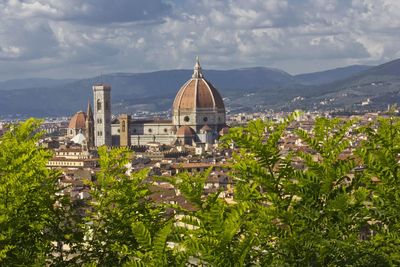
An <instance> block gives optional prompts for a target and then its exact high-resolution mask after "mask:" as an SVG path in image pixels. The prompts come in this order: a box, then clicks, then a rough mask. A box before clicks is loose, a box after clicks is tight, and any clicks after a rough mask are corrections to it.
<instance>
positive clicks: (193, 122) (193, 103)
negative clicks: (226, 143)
mask: <svg viewBox="0 0 400 267" xmlns="http://www.w3.org/2000/svg"><path fill="white" fill-rule="evenodd" d="M93 102H94V107H93V108H94V110H93V113H92V111H91V109H90V106H89V107H88V111H87V113H88V115H85V114H81V115H79V116H80V117H81V118H80V121H82V123H80V125H79V126H82V127H83V121H85V122H86V123H85V126H87V128H86V127H85V129H84V131H83V130H82V131H83V132H84V133H85V137H86V139H87V141H90V142H91V143H93V146H96V147H99V146H102V145H107V146H140V145H147V144H150V143H153V144H154V143H158V144H165V145H192V146H196V145H199V144H205V145H212V144H214V143H215V141H216V140H217V139H218V138H219V136H221V135H223V134H225V133H226V132H227V130H228V128H227V126H226V117H225V106H224V102H223V100H222V97H221V95H220V94H219V92H218V91H217V89H215V87H214V86H213V85H212V84H211V83H210V82H209V81H207V80H206V79H205V78H204V76H203V73H202V69H201V66H200V63H199V60H198V59H197V60H196V64H195V66H194V70H193V75H192V78H191V79H189V80H188V81H187V82H186V83H184V84H183V86H182V87H181V88H180V90H179V91H178V93H177V94H176V96H175V100H174V102H173V105H172V120H158V119H155V120H153V119H148V120H137V119H134V118H132V117H131V116H130V115H128V114H121V115H120V116H119V118H118V120H113V121H112V120H111V87H110V86H109V85H105V84H99V85H94V86H93ZM83 115H85V116H83ZM73 118H74V117H73ZM71 120H72V119H71ZM70 124H71V123H70ZM70 132H71V134H72V133H76V130H73V129H68V133H70ZM88 145H89V144H88ZM89 146H90V145H89Z"/></svg>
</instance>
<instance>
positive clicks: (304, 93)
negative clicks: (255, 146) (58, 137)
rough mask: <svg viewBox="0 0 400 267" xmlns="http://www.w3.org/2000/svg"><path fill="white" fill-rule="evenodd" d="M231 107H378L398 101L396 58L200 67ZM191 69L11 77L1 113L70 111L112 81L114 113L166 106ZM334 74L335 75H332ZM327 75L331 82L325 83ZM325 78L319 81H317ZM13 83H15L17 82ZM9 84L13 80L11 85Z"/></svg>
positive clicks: (399, 63) (0, 104) (399, 66)
mask: <svg viewBox="0 0 400 267" xmlns="http://www.w3.org/2000/svg"><path fill="white" fill-rule="evenodd" d="M203 72H204V75H205V78H206V79H208V80H209V81H211V82H212V83H213V84H214V86H215V87H216V88H218V89H219V91H220V93H221V94H222V96H223V97H224V101H225V104H226V106H227V109H228V110H229V111H231V112H238V111H245V110H248V111H249V110H266V109H274V110H293V109H297V108H301V109H305V110H311V109H313V110H314V109H319V110H332V109H360V108H362V109H381V108H385V107H386V106H387V104H392V103H396V102H399V101H400V93H399V92H400V59H398V60H394V61H391V62H388V63H385V64H382V65H379V66H375V67H368V66H349V67H345V68H340V69H334V70H328V71H324V72H317V73H310V74H302V75H297V76H292V75H290V74H288V73H286V72H284V71H281V70H278V69H271V68H263V67H255V68H246V69H232V70H204V71H203ZM191 75H192V70H165V71H157V72H149V73H113V74H107V75H102V76H101V77H92V78H88V79H80V80H51V79H36V80H35V81H34V82H32V80H31V79H27V80H18V81H17V82H16V81H14V86H17V85H18V86H17V87H19V88H20V87H21V86H27V85H29V84H31V85H35V86H31V87H29V88H23V89H18V88H14V89H12V88H10V86H11V85H10V84H11V83H10V82H9V81H8V82H0V85H1V84H3V85H4V84H6V85H7V83H8V85H7V86H8V87H7V86H6V85H4V87H5V88H6V89H7V90H5V89H4V90H1V91H0V93H1V96H2V97H1V98H0V115H2V116H5V115H12V116H15V115H16V114H22V115H27V116H39V117H43V116H60V115H71V114H73V113H75V112H76V111H78V110H84V109H85V107H86V105H87V102H88V101H92V92H91V87H92V85H93V84H95V83H108V84H111V85H112V103H113V107H112V108H113V113H116V114H118V113H134V112H137V111H163V110H164V111H165V110H168V109H170V107H171V105H172V101H173V98H174V97H175V95H176V93H177V91H178V90H179V88H180V87H181V86H182V85H183V84H184V83H185V82H186V81H187V80H188V79H189V78H190V77H191ZM331 80H333V81H331ZM327 81H331V82H329V83H325V82H327ZM321 83H323V84H321ZM15 84H17V85H15ZM11 87H12V86H11Z"/></svg>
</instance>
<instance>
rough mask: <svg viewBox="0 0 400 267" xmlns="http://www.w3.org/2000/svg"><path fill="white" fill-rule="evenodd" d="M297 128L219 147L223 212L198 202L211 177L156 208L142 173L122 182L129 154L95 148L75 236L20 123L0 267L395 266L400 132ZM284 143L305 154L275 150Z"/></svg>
mask: <svg viewBox="0 0 400 267" xmlns="http://www.w3.org/2000/svg"><path fill="white" fill-rule="evenodd" d="M299 116H300V114H299V113H294V114H292V115H291V116H288V117H287V118H286V119H285V120H282V121H281V122H273V121H261V120H258V121H253V122H250V123H249V124H248V126H246V127H239V128H233V129H231V131H230V134H228V135H226V136H224V139H223V142H224V143H225V145H226V146H232V145H234V146H235V147H236V148H237V150H236V153H235V154H234V155H233V157H232V161H231V166H232V171H231V177H232V178H233V179H234V183H235V187H234V199H233V200H231V201H226V200H225V199H223V198H222V194H221V191H217V192H215V193H213V194H210V195H207V196H206V195H205V194H204V188H205V186H206V183H207V179H208V177H209V175H210V173H211V169H210V170H208V171H206V172H204V173H197V174H188V173H180V174H179V175H177V176H175V177H172V178H170V179H168V178H164V179H163V180H164V181H165V180H166V181H168V182H170V183H171V184H173V185H174V187H175V188H176V189H177V192H179V193H180V194H181V195H182V196H183V197H184V198H185V199H186V200H187V201H188V202H189V203H190V205H189V206H188V207H190V208H188V207H186V206H184V207H182V206H179V205H177V204H169V203H153V202H152V201H151V198H150V195H151V192H150V189H149V186H150V185H151V182H150V180H148V172H147V170H143V171H140V172H135V173H132V174H130V173H128V172H127V167H126V164H127V163H128V162H129V160H130V158H131V153H130V151H129V150H127V149H125V148H119V149H107V148H105V147H102V148H100V149H99V155H100V167H101V170H100V172H98V173H97V181H94V182H91V183H90V186H91V197H92V198H91V200H90V202H89V203H87V204H88V209H87V211H86V214H87V215H86V217H85V218H84V221H83V222H81V224H78V223H80V219H79V217H77V216H76V214H74V212H73V211H74V206H73V204H74V203H69V202H68V199H65V198H60V197H58V196H57V195H56V191H57V186H56V184H57V175H58V174H57V173H55V172H53V171H51V170H48V169H46V168H45V164H46V162H47V160H48V159H49V157H50V156H51V154H50V153H49V152H48V151H45V150H42V149H40V148H38V147H37V145H36V142H37V140H38V138H39V137H40V133H36V131H35V129H37V126H38V123H39V122H37V121H32V120H30V121H28V122H26V123H23V124H21V125H20V126H19V127H15V128H14V129H13V130H12V131H10V132H8V133H7V134H6V135H5V136H4V137H2V138H1V141H0V142H1V143H0V181H1V183H0V265H7V266H9V265H44V264H46V263H47V264H48V265H58V266H62V265H83V266H188V265H198V266H397V265H400V251H399V248H400V242H399V240H400V215H399V212H398V211H399V209H400V193H399V192H400V191H399V190H398V187H399V183H400V181H399V175H400V173H399V157H400V120H399V119H398V118H396V117H394V116H388V117H385V118H380V119H379V120H378V121H376V122H371V123H370V124H369V125H365V126H363V127H359V126H355V125H356V124H357V122H356V121H343V120H340V119H326V118H318V119H317V120H316V122H315V126H314V128H313V129H312V131H309V132H307V131H305V130H302V129H295V130H294V131H293V130H292V129H293V127H294V125H295V121H296V119H297V118H298V117H299ZM289 128H291V130H290V131H289ZM289 134H290V135H291V136H292V137H293V136H295V137H296V138H298V139H299V140H301V142H302V144H303V147H302V149H298V150H289V151H284V150H282V142H283V141H284V138H285V137H286V136H288V135H289ZM359 140H364V141H361V142H360V141H359ZM299 166H300V167H299ZM56 203H57V205H55V204H56ZM82 233H84V238H83V234H82ZM54 241H58V242H59V243H60V244H62V243H64V244H68V245H69V246H70V247H71V248H72V253H75V257H72V255H63V253H64V252H63V251H62V250H60V249H58V250H57V247H55V246H54V245H52V242H54ZM67 259H68V261H67Z"/></svg>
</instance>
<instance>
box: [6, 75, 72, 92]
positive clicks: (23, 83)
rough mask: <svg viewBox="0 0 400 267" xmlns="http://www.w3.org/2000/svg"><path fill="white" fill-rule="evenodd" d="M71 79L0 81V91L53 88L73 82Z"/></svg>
mask: <svg viewBox="0 0 400 267" xmlns="http://www.w3.org/2000/svg"><path fill="white" fill-rule="evenodd" d="M73 81H74V80H73V79H59V80H57V79H46V78H31V79H14V80H7V81H0V91H1V90H15V89H24V88H35V87H46V88H50V87H55V86H61V85H65V84H68V83H71V82H73Z"/></svg>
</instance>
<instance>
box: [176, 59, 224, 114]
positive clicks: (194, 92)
mask: <svg viewBox="0 0 400 267" xmlns="http://www.w3.org/2000/svg"><path fill="white" fill-rule="evenodd" d="M173 110H174V111H178V110H185V111H196V110H225V106H224V102H223V100H222V97H221V95H220V94H219V93H218V91H217V89H215V87H214V86H213V85H212V84H211V83H210V82H208V81H207V80H206V79H204V78H203V74H202V72H201V67H200V63H199V61H198V59H197V60H196V65H195V66H194V72H193V75H192V79H190V80H189V81H187V82H186V83H185V84H184V85H183V86H182V87H181V89H180V90H179V91H178V94H177V95H176V97H175V100H174V104H173Z"/></svg>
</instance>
